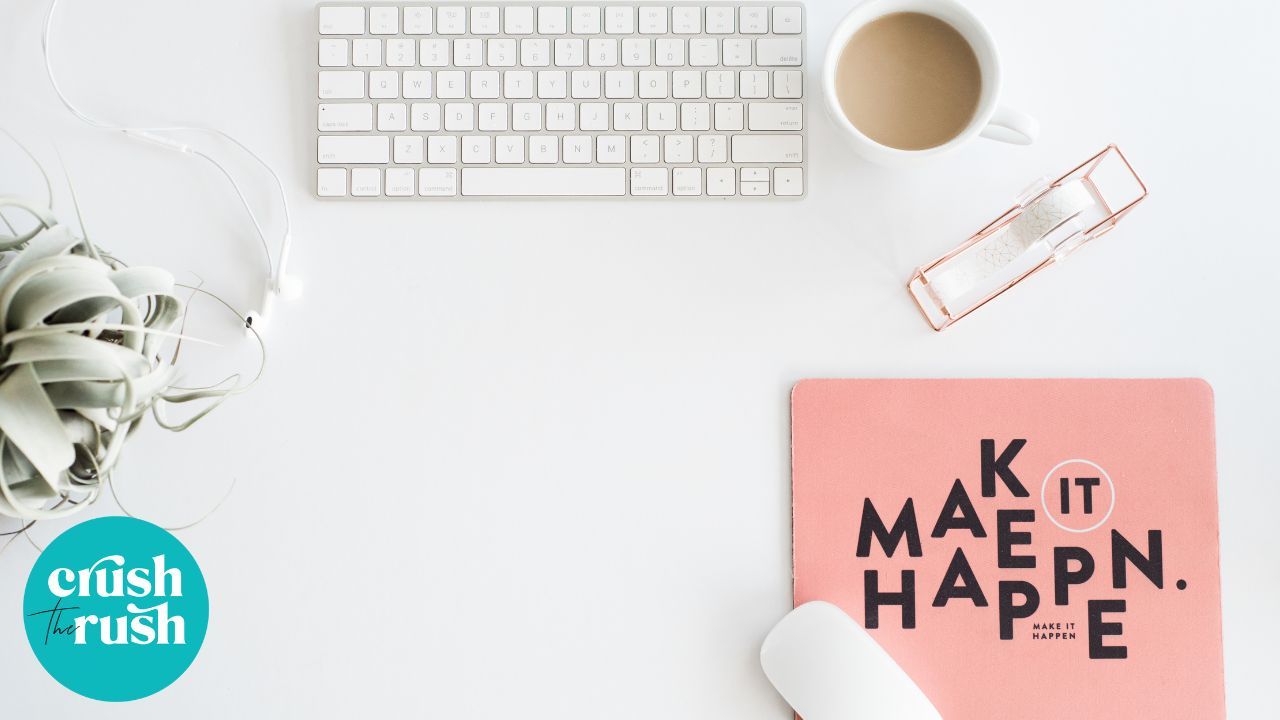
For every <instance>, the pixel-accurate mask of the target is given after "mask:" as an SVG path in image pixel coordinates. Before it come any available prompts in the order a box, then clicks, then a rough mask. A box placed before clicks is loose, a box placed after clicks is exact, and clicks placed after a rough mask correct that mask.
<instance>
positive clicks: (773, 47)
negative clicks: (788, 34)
mask: <svg viewBox="0 0 1280 720" xmlns="http://www.w3.org/2000/svg"><path fill="white" fill-rule="evenodd" d="M800 53H801V44H800V38H760V39H759V40H756V64H757V65H760V66H763V67H778V66H799V65H800Z"/></svg>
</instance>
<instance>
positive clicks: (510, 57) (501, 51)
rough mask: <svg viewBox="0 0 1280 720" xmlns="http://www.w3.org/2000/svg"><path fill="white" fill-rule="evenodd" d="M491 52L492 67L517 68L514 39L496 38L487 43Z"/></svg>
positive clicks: (490, 62) (489, 59)
mask: <svg viewBox="0 0 1280 720" xmlns="http://www.w3.org/2000/svg"><path fill="white" fill-rule="evenodd" d="M485 44H486V46H487V47H488V50H489V56H488V62H489V65H490V66H491V67H515V64H516V41H515V40H514V39H512V38H495V39H493V40H490V41H489V42H487V43H485Z"/></svg>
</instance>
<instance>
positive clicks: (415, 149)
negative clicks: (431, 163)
mask: <svg viewBox="0 0 1280 720" xmlns="http://www.w3.org/2000/svg"><path fill="white" fill-rule="evenodd" d="M391 157H392V158H394V159H395V162H396V164H397V165H421V164H422V162H423V160H425V159H426V150H424V149H423V145H422V138H421V137H419V136H417V135H397V136H396V137H395V140H393V141H392V142H391Z"/></svg>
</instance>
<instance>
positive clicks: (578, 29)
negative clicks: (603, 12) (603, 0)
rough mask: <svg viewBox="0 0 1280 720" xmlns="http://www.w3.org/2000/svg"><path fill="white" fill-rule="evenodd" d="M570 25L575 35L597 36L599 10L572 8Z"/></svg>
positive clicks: (593, 8)
mask: <svg viewBox="0 0 1280 720" xmlns="http://www.w3.org/2000/svg"><path fill="white" fill-rule="evenodd" d="M570 23H571V27H572V29H573V32H574V34H575V35H597V34H599V33H600V8H598V7H585V6H582V5H579V6H577V7H574V8H573V12H572V17H571V18H570Z"/></svg>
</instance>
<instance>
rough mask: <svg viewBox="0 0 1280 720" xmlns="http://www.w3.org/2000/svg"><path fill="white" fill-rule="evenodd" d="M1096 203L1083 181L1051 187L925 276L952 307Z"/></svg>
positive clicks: (946, 303)
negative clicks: (1015, 214) (983, 282)
mask: <svg viewBox="0 0 1280 720" xmlns="http://www.w3.org/2000/svg"><path fill="white" fill-rule="evenodd" d="M1093 204H1094V198H1093V194H1092V193H1090V192H1089V190H1088V188H1086V187H1085V185H1084V183H1083V182H1082V181H1080V180H1072V181H1071V182H1069V183H1065V184H1063V185H1059V186H1058V187H1055V188H1052V189H1051V190H1049V192H1047V193H1045V194H1044V195H1043V196H1041V197H1040V199H1039V200H1036V201H1035V202H1034V203H1032V204H1031V205H1029V206H1027V207H1026V208H1025V209H1023V211H1022V212H1021V213H1020V214H1019V215H1018V216H1017V217H1016V218H1014V219H1013V220H1012V221H1010V222H1009V223H1008V224H1006V225H1005V226H1004V227H1002V228H1000V229H999V230H997V231H995V232H994V233H992V234H991V235H990V236H988V237H987V238H986V239H985V240H983V241H982V242H980V243H978V244H976V245H974V246H972V247H970V248H967V249H966V250H965V251H964V252H962V253H960V254H959V255H957V256H956V257H954V258H952V259H951V260H950V261H949V262H947V263H945V264H944V265H943V266H942V267H941V268H939V271H938V272H936V273H931V274H930V275H926V279H927V280H928V282H929V287H931V288H932V289H933V291H934V293H936V294H937V296H938V299H939V300H941V301H942V304H943V305H946V306H947V307H948V308H952V304H953V303H954V302H955V301H957V300H959V299H960V298H962V297H964V296H965V295H968V294H969V293H970V292H972V291H973V290H974V289H975V288H976V287H977V286H978V285H979V284H980V283H981V282H982V281H984V280H986V279H987V278H989V277H991V276H992V275H994V274H995V273H997V272H998V271H1000V270H1001V269H1002V268H1004V267H1006V266H1008V265H1009V264H1010V263H1012V262H1013V261H1014V260H1017V259H1018V258H1019V257H1020V256H1022V255H1023V254H1024V253H1026V252H1027V250H1029V249H1030V248H1031V246H1032V245H1034V244H1035V243H1036V242H1038V241H1039V240H1041V239H1042V238H1044V237H1045V236H1046V235H1048V234H1049V233H1051V232H1053V231H1054V230H1056V229H1057V228H1059V227H1061V226H1062V225H1063V224H1064V223H1066V222H1068V221H1069V220H1071V219H1072V218H1074V217H1075V216H1077V215H1079V214H1080V213H1081V212H1083V211H1085V210H1087V209H1088V208H1089V207H1091V206H1092V205H1093Z"/></svg>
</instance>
